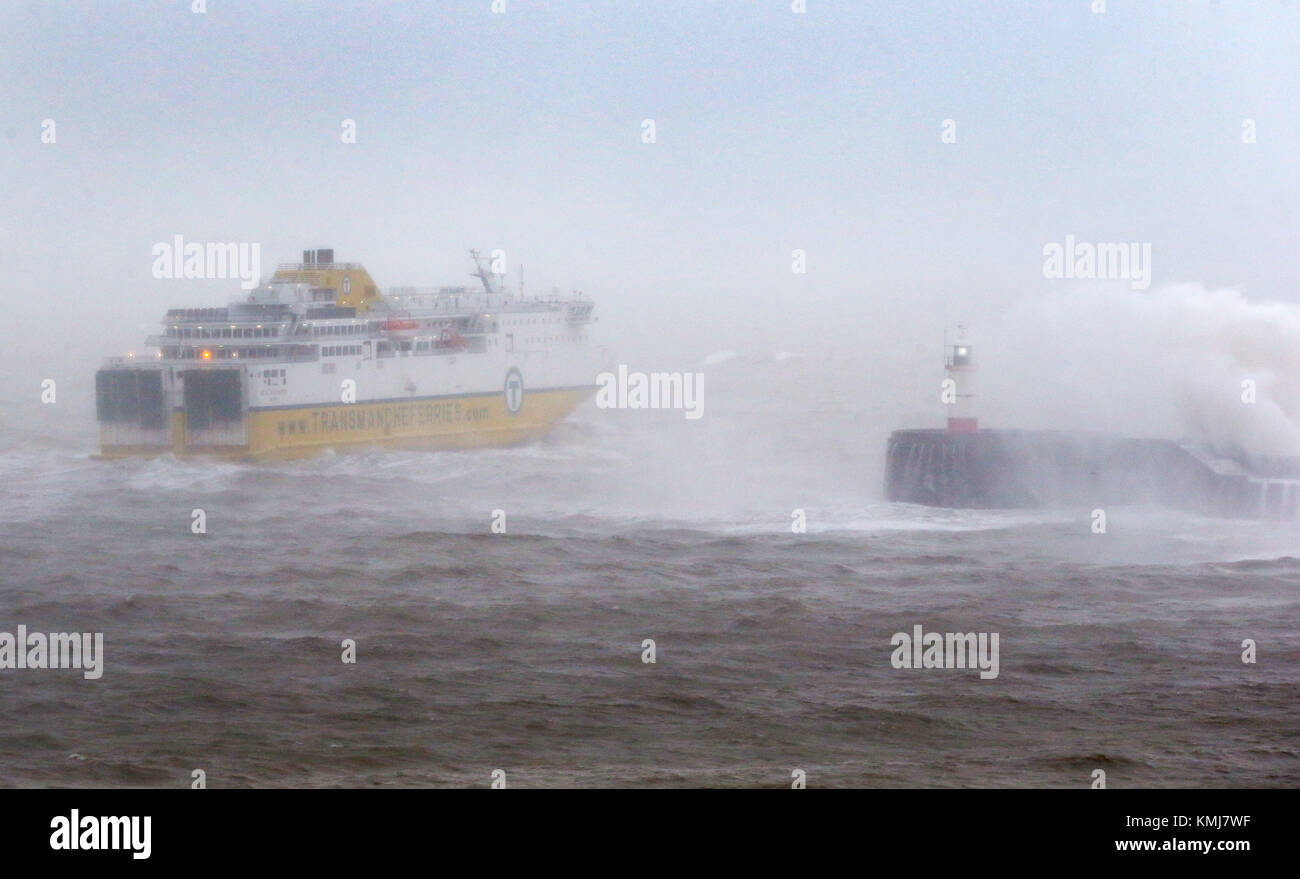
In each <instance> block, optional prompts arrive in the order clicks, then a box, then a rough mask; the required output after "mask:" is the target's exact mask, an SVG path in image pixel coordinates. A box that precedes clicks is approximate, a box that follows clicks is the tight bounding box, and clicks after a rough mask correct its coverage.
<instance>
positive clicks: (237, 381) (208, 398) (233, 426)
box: [181, 369, 248, 448]
mask: <svg viewBox="0 0 1300 879" xmlns="http://www.w3.org/2000/svg"><path fill="white" fill-rule="evenodd" d="M243 378H244V373H243V370H240V369H187V370H185V371H184V372H182V373H181V380H182V382H184V395H185V445H186V446H187V447H190V448H216V447H220V446H246V445H248V421H247V413H246V411H245V405H244V385H243Z"/></svg>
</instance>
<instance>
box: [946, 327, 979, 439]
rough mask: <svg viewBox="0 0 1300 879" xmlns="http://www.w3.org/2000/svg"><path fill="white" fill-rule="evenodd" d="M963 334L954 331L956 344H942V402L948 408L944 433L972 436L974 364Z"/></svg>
mask: <svg viewBox="0 0 1300 879" xmlns="http://www.w3.org/2000/svg"><path fill="white" fill-rule="evenodd" d="M965 336H966V332H965V329H964V328H962V327H958V328H957V341H956V342H954V343H953V344H952V345H948V344H947V343H945V344H944V348H945V349H946V350H945V351H944V355H945V357H944V372H945V373H947V378H946V379H945V380H944V387H943V401H944V403H946V404H947V405H948V407H949V408H948V430H950V431H953V432H954V433H974V432H975V431H977V430H979V419H978V418H977V417H976V416H975V361H974V358H973V357H972V356H971V347H970V345H968V344H967V343H966V340H965Z"/></svg>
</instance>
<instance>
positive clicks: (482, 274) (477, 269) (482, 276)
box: [469, 250, 497, 296]
mask: <svg viewBox="0 0 1300 879" xmlns="http://www.w3.org/2000/svg"><path fill="white" fill-rule="evenodd" d="M469 255H470V258H471V259H473V260H474V271H472V272H470V274H471V275H472V276H473V277H475V278H478V279H479V280H480V281H482V282H483V289H484V291H485V292H487V294H488V295H489V296H490V295H492V294H493V293H496V292H497V291H496V290H493V289H492V275H490V274H489V273H488V271H487V270H486V269H484V268H483V263H482V261H481V260H479V256H478V251H477V250H471V251H470V252H469Z"/></svg>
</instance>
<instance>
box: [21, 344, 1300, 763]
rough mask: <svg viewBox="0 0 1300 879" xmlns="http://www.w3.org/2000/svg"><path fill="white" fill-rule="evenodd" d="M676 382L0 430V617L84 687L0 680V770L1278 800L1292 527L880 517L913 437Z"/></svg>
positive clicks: (779, 401)
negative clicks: (442, 444) (137, 448)
mask: <svg viewBox="0 0 1300 879" xmlns="http://www.w3.org/2000/svg"><path fill="white" fill-rule="evenodd" d="M706 369H707V370H708V376H709V379H710V384H709V386H708V393H707V394H706V399H705V405H706V409H705V416H704V417H703V418H700V419H698V420H690V419H686V418H684V417H683V414H682V413H681V412H672V411H606V410H599V409H596V408H595V406H594V405H587V406H585V407H583V408H582V409H581V410H579V411H578V412H577V413H575V414H574V415H573V416H572V417H570V418H569V419H568V420H567V421H565V422H564V423H562V424H561V425H559V426H558V428H557V429H556V430H555V431H554V432H553V433H551V434H550V435H549V436H548V437H546V438H545V439H544V440H542V441H540V442H537V443H534V444H532V445H528V446H522V447H518V448H509V449H493V450H481V451H457V452H415V451H387V450H378V449H372V450H366V451H360V452H354V453H326V454H323V455H321V456H320V457H317V458H313V459H310V460H306V461H296V462H288V463H237V462H206V461H178V460H175V459H173V458H170V457H168V458H159V459H153V460H130V461H101V460H96V459H94V458H92V457H91V454H92V453H93V452H94V451H95V433H94V423H93V412H92V411H91V406H90V404H89V395H88V394H87V393H82V394H81V395H80V396H79V397H78V396H77V395H76V394H75V393H72V394H71V396H72V400H73V402H71V403H68V404H67V405H65V406H63V407H61V408H60V410H59V411H57V412H50V411H42V412H39V413H36V414H35V415H34V416H33V417H22V418H18V417H11V418H9V419H6V426H5V429H4V432H5V434H6V437H5V442H4V443H3V444H2V447H3V451H2V452H0V631H2V632H10V633H13V632H15V630H16V627H17V626H18V625H20V624H21V625H25V626H26V627H27V629H28V630H29V631H41V632H102V633H103V635H104V657H103V663H104V666H103V675H102V677H100V678H98V679H96V680H88V679H85V678H84V677H83V675H82V674H81V673H79V672H77V671H74V670H48V669H45V670H36V669H0V717H3V718H4V720H3V723H0V785H3V786H6V787H17V786H92V787H112V786H149V787H153V786H157V787H182V786H188V785H189V784H190V783H191V778H192V772H193V771H194V770H195V769H202V770H203V771H204V773H205V774H206V780H207V784H208V786H209V787H214V788H215V787H238V786H293V787H298V786H365V787H369V786H487V785H488V784H490V782H491V780H492V773H493V771H494V770H498V769H500V770H503V771H504V772H505V774H506V779H507V783H508V785H509V786H510V787H553V786H701V785H705V786H745V787H783V786H789V785H790V784H791V779H792V773H793V772H794V771H795V770H802V771H803V772H804V773H805V775H806V778H807V784H808V786H809V787H814V786H816V787H844V786H884V787H960V786H996V787H1003V786H1005V787H1043V786H1053V787H1087V786H1088V785H1089V784H1090V783H1091V781H1092V778H1093V773H1094V771H1095V770H1097V769H1101V770H1103V771H1104V772H1105V773H1106V778H1107V785H1108V786H1109V787H1161V786H1187V787H1223V786H1279V787H1280V786H1294V785H1295V784H1296V783H1297V782H1298V781H1300V759H1298V758H1300V722H1298V721H1300V626H1298V625H1297V623H1298V622H1300V533H1298V532H1297V528H1296V526H1295V524H1294V523H1277V522H1241V521H1229V520H1218V519H1209V518H1203V517H1199V516H1194V515H1191V514H1188V513H1182V512H1177V511H1170V510H1160V509H1146V508H1121V507H1116V508H1109V509H1108V510H1107V513H1108V517H1107V531H1106V533H1105V534H1095V533H1093V529H1092V527H1091V525H1092V519H1091V518H1090V516H1089V513H1090V511H1091V507H1092V506H1093V505H1089V509H1047V510H1018V511H996V510H994V511H950V510H935V509H927V508H924V507H917V506H911V505H903V504H891V503H888V502H886V501H884V500H883V499H882V492H881V483H882V480H883V474H882V468H883V459H882V456H883V443H884V439H885V436H886V435H887V433H888V430H889V428H890V427H902V426H924V425H903V424H892V425H891V424H887V423H882V421H881V419H880V418H879V417H877V415H876V414H875V413H872V412H871V411H866V410H865V409H864V408H863V407H864V404H863V403H862V401H860V400H857V399H854V398H851V397H848V398H846V397H844V396H842V395H837V394H835V393H833V392H824V393H818V392H815V391H812V392H810V391H809V390H808V388H809V387H811V386H812V385H811V384H809V383H806V382H805V381H804V380H803V378H801V374H800V367H799V365H798V364H797V363H794V362H790V361H783V360H782V359H781V358H779V357H778V358H776V359H773V360H772V361H771V362H768V363H764V362H756V363H755V362H751V363H745V362H740V361H739V360H733V361H726V362H720V363H713V364H711V365H710V366H708V367H706ZM86 381H87V384H88V383H89V377H87V380H86ZM1097 505H1098V506H1100V505H1104V504H1102V503H1101V502H1099V503H1098V504H1097ZM196 509H201V510H203V511H204V517H205V520H206V521H205V525H206V533H205V534H195V533H193V531H192V528H191V524H192V521H193V519H192V512H193V511H194V510H196ZM495 511H500V512H499V513H497V512H495ZM796 511H801V512H802V518H803V519H805V520H806V523H807V527H806V532H804V533H796V532H795V531H793V530H792V523H794V522H795V521H796V518H798V517H799V513H797V512H796ZM494 517H495V519H496V520H497V521H500V520H501V519H502V517H504V523H505V533H493V531H492V529H491V525H492V523H493V521H494ZM916 625H921V626H922V627H923V628H924V630H925V631H934V632H941V633H942V632H984V633H997V634H998V636H999V672H998V676H997V677H996V678H993V679H981V677H980V676H979V674H978V672H977V671H976V670H971V669H899V668H895V667H894V666H893V665H892V664H891V654H892V653H893V647H892V646H891V638H892V636H893V635H894V633H896V632H908V633H910V632H912V631H913V627H914V626H916ZM346 639H351V640H352V641H353V642H355V645H356V650H355V652H356V662H355V663H345V662H343V661H342V654H343V646H342V645H343V642H344V641H345V640H346ZM1247 639H1249V640H1251V641H1253V642H1254V643H1255V645H1256V647H1255V649H1256V657H1255V659H1256V661H1255V662H1254V663H1244V662H1243V661H1242V653H1243V646H1242V643H1243V641H1244V640H1247ZM647 640H651V641H653V642H654V644H653V649H654V659H655V661H654V662H653V663H650V662H645V661H643V659H644V657H645V655H646V647H645V646H644V645H645V642H646V641H647Z"/></svg>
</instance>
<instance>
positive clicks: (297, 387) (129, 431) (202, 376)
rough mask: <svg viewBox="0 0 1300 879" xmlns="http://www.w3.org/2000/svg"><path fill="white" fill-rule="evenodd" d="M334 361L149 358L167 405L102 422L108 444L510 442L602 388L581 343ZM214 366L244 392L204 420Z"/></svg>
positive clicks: (266, 451)
mask: <svg viewBox="0 0 1300 879" xmlns="http://www.w3.org/2000/svg"><path fill="white" fill-rule="evenodd" d="M336 367H337V368H331V369H330V370H329V371H328V372H325V371H323V370H322V364H321V362H320V361H313V362H308V363H286V362H264V363H259V364H257V365H248V364H229V363H226V364H212V365H194V364H171V363H166V364H159V365H155V366H146V365H143V364H142V365H141V366H140V367H138V369H139V372H141V373H143V372H151V373H154V374H155V376H151V377H150V378H149V380H150V381H152V382H155V383H157V384H160V385H161V387H160V388H159V389H158V390H157V392H156V395H157V399H158V403H159V405H163V406H165V407H166V409H167V412H168V414H167V416H166V417H162V413H157V415H156V416H155V418H154V420H153V421H152V423H151V425H150V427H149V428H148V429H144V428H142V427H141V426H140V425H139V424H138V423H134V422H130V423H126V424H117V423H112V422H108V423H106V422H104V421H102V420H101V424H100V449H101V454H102V456H103V457H108V458H115V457H130V456H140V455H164V454H175V455H176V456H178V457H195V456H222V457H236V458H245V457H246V458H271V459H275V458H297V457H303V456H307V455H311V454H314V453H317V452H319V451H321V450H323V449H328V448H339V449H344V448H353V447H364V446H388V447H410V448H417V447H422V448H473V447H479V446H503V445H512V444H516V443H521V442H526V441H528V440H531V439H535V438H536V437H538V436H540V435H542V434H544V433H545V432H546V431H547V430H549V429H550V428H551V427H553V426H554V425H555V424H556V423H557V422H559V421H560V420H561V419H563V418H564V417H565V416H567V415H569V414H570V413H571V412H572V411H573V410H574V409H575V408H576V407H577V406H578V405H579V404H580V403H581V402H582V401H583V400H584V399H586V398H588V397H590V396H591V395H592V394H594V393H595V390H596V386H595V382H594V380H595V370H594V368H593V367H592V361H591V360H590V355H589V353H587V352H577V351H575V352H571V353H563V354H542V353H530V354H523V355H520V354H516V355H514V356H509V355H505V354H500V355H494V354H480V355H477V356H475V355H470V356H460V357H448V358H442V359H438V360H435V359H434V358H390V359H388V360H387V361H385V362H383V363H382V364H377V363H375V362H374V361H369V360H366V361H359V360H340V361H338V362H337V364H336ZM218 375H220V376H221V377H222V381H224V382H226V383H227V389H228V391H229V393H230V395H231V399H232V400H233V399H234V398H235V396H236V395H237V397H238V413H237V416H236V417H232V418H227V419H224V420H223V421H222V422H221V423H220V424H217V423H215V422H213V421H211V420H209V421H208V423H197V422H196V419H194V418H192V417H191V415H190V414H188V413H189V412H190V409H189V408H188V407H189V406H190V405H191V401H189V400H188V399H187V391H186V389H185V388H186V385H187V384H190V385H194V384H196V383H198V382H200V381H204V380H206V378H207V377H215V376H218ZM476 389H477V390H476ZM349 392H351V393H349ZM350 398H352V399H355V400H356V401H355V402H351V401H350ZM200 420H201V419H200Z"/></svg>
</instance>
